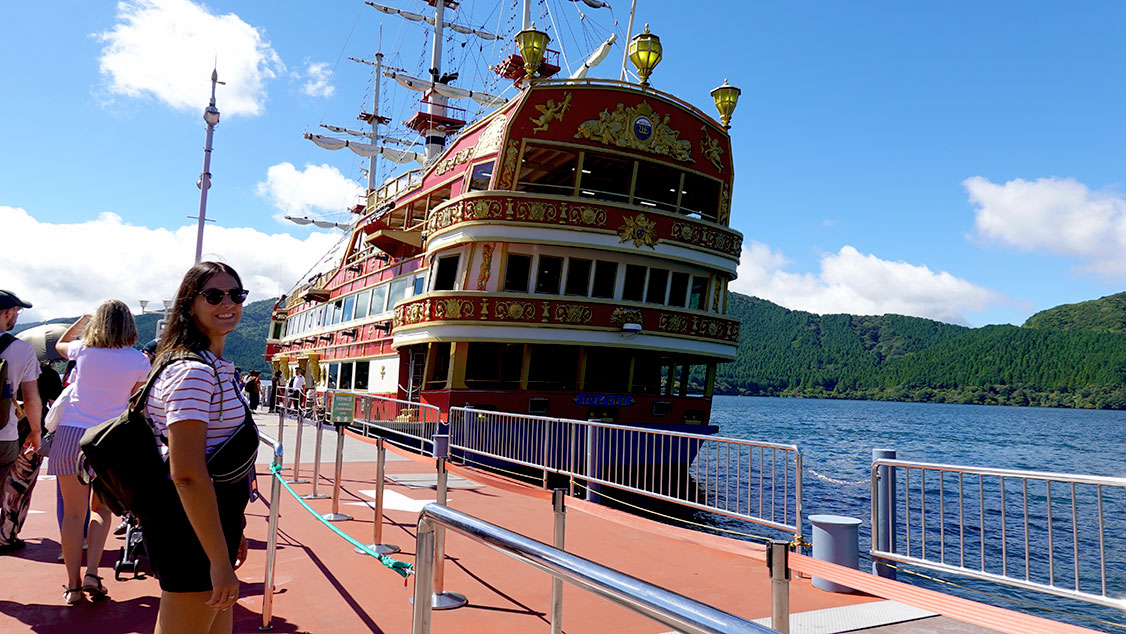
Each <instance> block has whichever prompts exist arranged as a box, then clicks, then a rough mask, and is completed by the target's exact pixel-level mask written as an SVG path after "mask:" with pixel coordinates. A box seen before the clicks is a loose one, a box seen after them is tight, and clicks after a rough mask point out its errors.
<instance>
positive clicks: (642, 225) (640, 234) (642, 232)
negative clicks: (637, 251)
mask: <svg viewBox="0 0 1126 634" xmlns="http://www.w3.org/2000/svg"><path fill="white" fill-rule="evenodd" d="M624 220H625V224H623V225H622V226H620V227H618V237H619V238H620V240H619V242H626V241H629V240H632V241H633V246H635V247H639V248H640V247H641V246H647V247H649V248H652V249H655V248H656V244H657V241H658V238H657V223H655V222H653V221H652V220H649V219H648V218H646V217H645V214H637V215H636V216H634V217H633V218H628V217H627V218H624Z"/></svg>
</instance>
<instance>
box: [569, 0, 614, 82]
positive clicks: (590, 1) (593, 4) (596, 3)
mask: <svg viewBox="0 0 1126 634" xmlns="http://www.w3.org/2000/svg"><path fill="white" fill-rule="evenodd" d="M571 2H585V3H586V6H588V7H590V8H592V9H602V8H606V9H609V8H610V5H609V4H607V3H605V2H603V1H602V0H571ZM571 79H578V78H577V77H572V78H571Z"/></svg>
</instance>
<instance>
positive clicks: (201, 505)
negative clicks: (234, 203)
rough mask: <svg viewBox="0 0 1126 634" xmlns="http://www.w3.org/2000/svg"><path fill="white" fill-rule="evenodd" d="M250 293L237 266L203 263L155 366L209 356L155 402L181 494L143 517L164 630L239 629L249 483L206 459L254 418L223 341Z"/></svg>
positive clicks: (159, 387) (167, 384)
mask: <svg viewBox="0 0 1126 634" xmlns="http://www.w3.org/2000/svg"><path fill="white" fill-rule="evenodd" d="M246 295H247V291H245V290H243V288H242V281H241V279H240V278H239V276H238V273H236V272H235V270H234V269H232V268H231V267H230V266H227V265H226V264H222V263H216V262H200V263H198V264H196V265H195V266H193V267H192V268H191V269H190V270H189V271H188V272H187V274H186V275H185V276H184V279H183V281H182V282H181V283H180V290H179V291H178V292H177V294H176V300H175V304H174V305H173V308H172V314H171V315H170V316H169V321H168V325H167V327H166V329H165V331H164V335H163V337H162V339H161V343H160V346H159V348H158V349H157V362H156V364H155V365H156V366H159V365H161V359H163V358H165V357H166V356H167V355H170V354H173V353H176V352H183V351H190V352H195V353H197V354H199V355H200V356H202V357H203V358H204V360H205V361H206V363H200V362H198V361H192V360H180V361H175V362H173V363H171V364H169V365H168V366H167V367H166V368H165V369H164V370H163V371H162V372H161V374H160V377H159V378H158V379H157V380H156V382H155V383H154V384H153V389H152V392H151V393H150V394H149V398H148V402H147V404H146V415H147V416H148V417H149V418H150V419H151V420H152V422H153V426H154V429H155V431H156V432H157V433H158V434H159V435H161V436H165V437H166V438H167V441H168V442H167V450H168V464H169V470H170V472H171V476H172V482H173V483H174V484H175V490H176V494H177V497H178V500H172V501H170V503H169V504H168V505H166V506H167V508H164V509H162V510H161V512H159V513H153V514H152V515H151V516H150V517H141V518H140V520H141V525H142V527H143V533H144V540H145V548H146V550H147V551H148V554H149V561H150V563H151V564H152V567H153V571H154V572H155V573H156V576H157V578H158V579H159V581H160V588H161V595H160V609H159V610H158V612H157V624H156V630H155V631H156V633H157V634H171V633H174V632H193V633H194V632H209V633H211V634H218V633H221V632H226V633H229V632H231V629H232V613H231V608H232V607H233V606H234V604H235V602H236V601H237V600H238V592H239V582H238V578H237V577H236V576H235V568H237V567H238V566H239V565H241V563H242V561H243V560H245V558H246V539H245V537H243V534H242V529H243V525H244V524H245V520H244V518H243V513H244V511H245V509H246V504H247V502H248V500H249V497H250V481H249V478H246V479H243V480H239V481H236V482H233V483H225V484H220V483H216V482H213V481H212V479H211V477H210V476H209V475H208V470H207V462H206V461H207V454H208V452H209V451H210V450H212V449H214V448H215V447H216V446H218V445H219V444H221V443H222V442H223V441H224V440H225V439H226V438H227V437H228V436H230V435H231V434H232V433H233V432H234V430H235V429H236V428H237V427H238V426H239V425H240V424H241V423H242V422H243V420H244V419H245V418H246V417H248V416H250V411H249V409H247V406H246V403H245V401H243V398H242V395H241V393H240V392H239V390H238V388H237V386H236V385H235V377H234V373H235V368H234V364H233V363H231V362H230V361H227V360H225V359H223V343H224V341H225V340H226V337H227V335H228V334H230V333H231V332H232V331H233V330H234V329H235V327H236V326H238V323H239V320H240V319H241V318H242V303H243V301H245V300H246ZM250 477H253V476H252V475H251V476H250Z"/></svg>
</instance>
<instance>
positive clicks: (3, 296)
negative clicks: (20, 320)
mask: <svg viewBox="0 0 1126 634" xmlns="http://www.w3.org/2000/svg"><path fill="white" fill-rule="evenodd" d="M13 306H19V307H20V308H31V304H29V303H28V302H25V301H23V300H22V299H20V298H18V297H16V294H15V293H13V292H12V291H5V290H0V310H7V309H9V308H11V307H13Z"/></svg>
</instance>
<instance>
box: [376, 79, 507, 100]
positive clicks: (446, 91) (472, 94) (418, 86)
mask: <svg viewBox="0 0 1126 634" xmlns="http://www.w3.org/2000/svg"><path fill="white" fill-rule="evenodd" d="M383 75H384V77H390V78H391V79H394V80H395V81H397V82H399V84H400V85H401V86H402V87H403V88H410V89H411V90H430V89H431V88H433V89H434V92H436V93H438V94H439V95H442V96H443V97H449V98H450V99H465V98H467V97H468V98H470V99H472V100H473V101H476V102H477V103H479V104H481V105H482V106H490V105H494V104H502V103H506V102H507V101H508V98H507V97H498V96H496V95H490V94H489V93H486V92H481V91H480V90H467V89H465V88H457V87H455V86H451V85H449V84H442V83H438V82H433V81H430V80H429V79H419V78H418V77H411V76H410V75H405V74H403V73H400V72H396V71H387V72H385V73H383Z"/></svg>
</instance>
